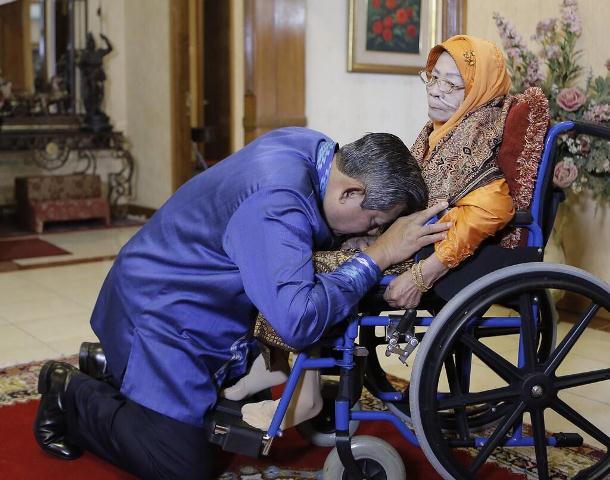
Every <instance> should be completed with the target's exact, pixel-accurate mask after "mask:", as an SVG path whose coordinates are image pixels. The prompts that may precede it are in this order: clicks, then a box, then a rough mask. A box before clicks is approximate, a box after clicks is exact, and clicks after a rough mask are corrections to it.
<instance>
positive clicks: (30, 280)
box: [0, 227, 139, 367]
mask: <svg viewBox="0 0 610 480" xmlns="http://www.w3.org/2000/svg"><path fill="white" fill-rule="evenodd" d="M138 228H139V227H125V228H114V229H104V230H91V231H82V232H74V233H56V234H50V235H42V236H41V238H42V239H43V240H46V241H48V242H50V243H53V244H54V245H57V246H58V247H61V248H63V249H65V250H67V251H68V252H70V253H69V254H67V255H55V256H52V257H37V258H31V259H23V260H15V263H17V264H18V265H19V266H22V267H26V268H27V269H24V270H18V271H12V272H3V273H0V367H4V366H7V365H13V364H17V363H23V362H29V361H34V360H42V359H46V358H56V357H58V356H60V355H71V354H74V353H76V352H77V351H78V347H79V345H80V343H81V342H83V341H95V335H94V334H93V332H92V331H91V327H90V326H89V317H90V315H91V311H92V309H93V306H94V304H95V300H96V299H97V294H98V292H99V290H100V287H101V285H102V282H103V281H104V278H105V277H106V274H107V273H108V270H109V269H110V267H111V265H112V261H97V262H87V263H78V264H74V265H66V266H58V267H47V268H44V267H42V265H44V264H46V263H49V262H51V263H56V262H63V261H81V260H86V259H88V258H92V257H96V258H99V257H108V256H112V255H116V254H117V253H118V251H119V250H120V248H121V247H122V246H123V245H124V244H125V242H127V240H129V238H131V236H132V235H133V234H134V233H135V232H137V231H138ZM35 266H40V267H42V268H31V267H35Z"/></svg>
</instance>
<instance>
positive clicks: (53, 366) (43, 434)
mask: <svg viewBox="0 0 610 480" xmlns="http://www.w3.org/2000/svg"><path fill="white" fill-rule="evenodd" d="M77 373H78V369H77V368H76V367H73V366H72V365H70V364H68V363H64V362H56V361H54V360H51V361H49V362H46V363H45V364H44V365H43V366H42V369H41V370H40V375H39V376H38V393H41V394H42V397H41V398H40V405H39V406H38V412H37V413H36V419H35V420H34V438H36V442H37V443H38V445H40V447H41V448H42V449H43V450H44V451H45V452H47V453H50V454H51V455H53V456H55V457H59V458H62V459H64V460H74V459H76V458H78V457H80V456H81V455H82V453H83V451H82V449H81V448H80V447H79V446H77V445H75V444H74V443H72V442H71V441H70V440H69V439H68V438H66V434H67V429H68V428H67V419H66V413H65V411H64V395H65V393H66V389H67V388H68V384H69V383H70V379H71V378H72V377H73V376H74V375H75V374H77Z"/></svg>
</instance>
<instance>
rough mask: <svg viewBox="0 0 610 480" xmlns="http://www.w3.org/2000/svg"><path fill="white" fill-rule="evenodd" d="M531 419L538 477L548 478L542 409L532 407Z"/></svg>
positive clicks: (541, 479) (542, 479)
mask: <svg viewBox="0 0 610 480" xmlns="http://www.w3.org/2000/svg"><path fill="white" fill-rule="evenodd" d="M530 415H531V419H532V430H533V431H534V447H535V450H536V465H537V468H538V478H539V479H540V480H548V478H549V460H548V456H547V451H546V429H545V427H544V410H543V409H542V408H533V409H532V410H530Z"/></svg>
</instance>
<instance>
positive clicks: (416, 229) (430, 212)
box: [365, 202, 451, 270]
mask: <svg viewBox="0 0 610 480" xmlns="http://www.w3.org/2000/svg"><path fill="white" fill-rule="evenodd" d="M446 208H447V202H441V203H437V204H436V205H434V206H432V207H430V208H427V209H425V210H422V211H420V212H416V213H412V214H411V215H409V216H407V217H400V218H398V219H397V220H396V221H395V222H394V223H393V224H392V225H390V227H389V228H388V229H387V230H386V231H385V232H383V233H382V234H381V235H380V236H379V237H378V238H377V240H376V241H375V242H374V243H373V244H372V245H371V246H370V247H368V248H367V249H366V250H365V252H366V254H367V255H368V256H369V257H371V258H372V259H373V261H374V262H375V263H376V264H377V266H378V267H379V268H380V269H381V270H385V269H386V268H388V267H389V266H390V265H393V264H395V263H398V262H402V261H403V260H406V259H407V258H411V257H412V256H413V255H414V254H415V252H417V251H419V250H420V249H421V248H423V247H425V246H426V245H429V244H431V243H434V242H439V241H441V240H444V239H445V238H446V233H445V231H446V230H448V229H449V228H450V227H451V223H434V224H428V225H425V223H426V222H427V221H428V219H430V218H431V217H433V216H434V215H436V214H437V213H440V212H442V211H443V210H445V209H446Z"/></svg>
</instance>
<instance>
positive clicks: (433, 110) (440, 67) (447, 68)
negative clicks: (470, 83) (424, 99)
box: [426, 52, 464, 123]
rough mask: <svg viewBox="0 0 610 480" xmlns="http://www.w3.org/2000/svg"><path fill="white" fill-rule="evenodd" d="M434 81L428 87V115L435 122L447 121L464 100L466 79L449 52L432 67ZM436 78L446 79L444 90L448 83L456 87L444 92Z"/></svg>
mask: <svg viewBox="0 0 610 480" xmlns="http://www.w3.org/2000/svg"><path fill="white" fill-rule="evenodd" d="M431 74H432V82H431V83H430V85H429V86H427V87H426V91H427V93H428V116H429V117H430V120H432V121H433V122H441V123H445V122H446V121H447V120H449V119H450V118H451V116H452V115H453V114H454V113H455V112H456V110H457V109H458V108H460V105H462V103H463V102H464V80H463V79H462V76H461V75H460V71H459V70H458V67H457V65H456V63H455V61H454V60H453V58H451V55H449V54H448V53H447V52H443V53H442V54H441V55H440V56H439V57H438V60H437V61H436V65H434V68H433V69H432V72H431ZM436 79H442V80H445V82H444V84H445V85H444V87H445V88H443V90H447V86H448V83H447V82H449V83H451V84H453V85H455V87H456V88H453V90H452V91H451V92H450V93H443V92H442V91H441V88H440V87H439V82H435V81H434V80H436Z"/></svg>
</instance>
